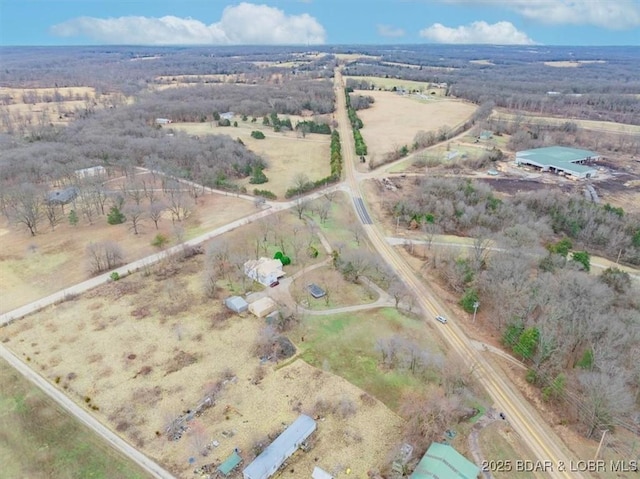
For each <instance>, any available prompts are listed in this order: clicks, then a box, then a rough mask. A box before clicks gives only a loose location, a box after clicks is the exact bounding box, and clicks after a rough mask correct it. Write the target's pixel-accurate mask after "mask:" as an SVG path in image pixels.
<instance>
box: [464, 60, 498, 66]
mask: <svg viewBox="0 0 640 479" xmlns="http://www.w3.org/2000/svg"><path fill="white" fill-rule="evenodd" d="M469 63H475V64H476V65H495V63H493V62H492V61H491V60H486V59H484V60H469Z"/></svg>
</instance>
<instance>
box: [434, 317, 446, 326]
mask: <svg viewBox="0 0 640 479" xmlns="http://www.w3.org/2000/svg"><path fill="white" fill-rule="evenodd" d="M436 321H440V322H441V323H442V324H447V318H445V317H444V316H439V315H438V316H436Z"/></svg>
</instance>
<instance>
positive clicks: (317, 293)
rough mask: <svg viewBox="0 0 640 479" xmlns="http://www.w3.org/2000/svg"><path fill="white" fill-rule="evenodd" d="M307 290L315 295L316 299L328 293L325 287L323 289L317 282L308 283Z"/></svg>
mask: <svg viewBox="0 0 640 479" xmlns="http://www.w3.org/2000/svg"><path fill="white" fill-rule="evenodd" d="M307 290H308V291H309V293H311V296H313V297H314V298H316V299H319V298H322V297H324V296H325V295H326V294H327V293H326V292H325V290H324V289H322V288H321V287H320V286H318V285H317V284H315V283H310V284H308V285H307Z"/></svg>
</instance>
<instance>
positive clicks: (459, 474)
mask: <svg viewBox="0 0 640 479" xmlns="http://www.w3.org/2000/svg"><path fill="white" fill-rule="evenodd" d="M478 474H480V468H479V467H478V466H476V465H475V464H474V463H473V462H471V461H469V460H468V459H467V458H466V457H464V456H463V455H462V454H460V453H459V452H458V451H456V450H455V449H454V448H453V447H451V446H449V445H448V444H440V443H439V442H434V443H432V444H431V446H429V449H428V450H427V452H426V453H425V455H424V457H423V458H422V460H421V461H420V462H419V463H418V466H417V467H416V470H415V471H413V474H411V479H476V478H477V477H478Z"/></svg>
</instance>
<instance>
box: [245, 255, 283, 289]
mask: <svg viewBox="0 0 640 479" xmlns="http://www.w3.org/2000/svg"><path fill="white" fill-rule="evenodd" d="M244 274H246V275H247V276H248V277H249V278H251V279H252V280H254V281H257V282H258V283H260V284H262V285H264V286H269V285H271V284H272V283H274V282H276V281H278V279H279V278H281V277H283V276H284V275H285V273H284V271H282V262H281V261H280V260H279V259H271V258H264V257H262V258H260V259H250V260H249V261H247V262H246V263H245V264H244Z"/></svg>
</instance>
